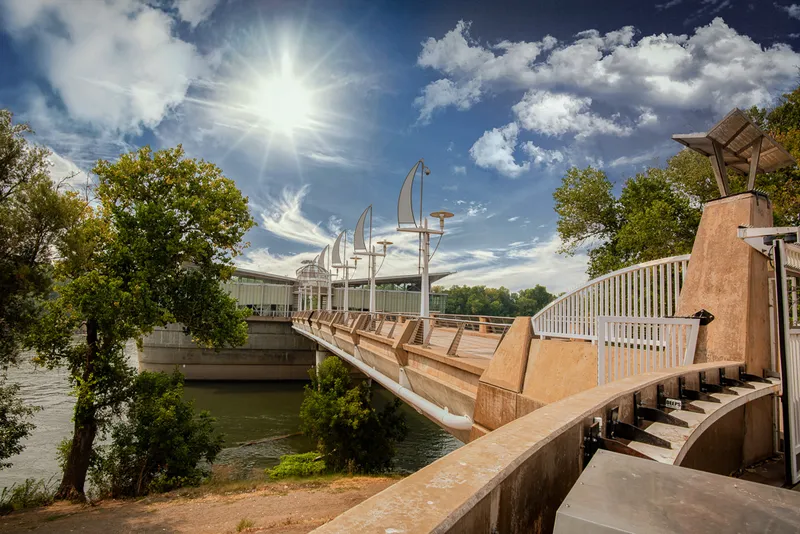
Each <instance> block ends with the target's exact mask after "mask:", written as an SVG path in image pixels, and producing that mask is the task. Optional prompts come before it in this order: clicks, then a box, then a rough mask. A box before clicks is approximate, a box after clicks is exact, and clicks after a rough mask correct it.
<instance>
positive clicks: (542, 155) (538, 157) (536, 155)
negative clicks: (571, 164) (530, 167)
mask: <svg viewBox="0 0 800 534" xmlns="http://www.w3.org/2000/svg"><path fill="white" fill-rule="evenodd" d="M522 150H523V151H524V152H525V153H526V154H528V155H529V156H530V157H531V163H533V164H535V165H545V166H547V165H552V164H554V163H562V162H563V161H564V154H562V153H561V151H560V150H547V149H545V148H542V147H538V146H536V145H534V144H533V143H532V142H530V141H527V142H525V143H523V145H522Z"/></svg>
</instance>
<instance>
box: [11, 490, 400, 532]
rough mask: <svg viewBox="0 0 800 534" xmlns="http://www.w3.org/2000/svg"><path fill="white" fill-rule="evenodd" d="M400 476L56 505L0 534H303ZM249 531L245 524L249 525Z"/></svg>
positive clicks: (22, 515) (28, 513) (23, 516)
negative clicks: (147, 533)
mask: <svg viewBox="0 0 800 534" xmlns="http://www.w3.org/2000/svg"><path fill="white" fill-rule="evenodd" d="M399 479H400V477H397V476H393V477H360V476H356V477H346V476H335V477H321V478H317V479H313V480H297V481H277V482H265V481H252V480H251V481H240V482H226V483H219V484H206V485H203V486H200V487H197V488H185V489H181V490H176V491H173V492H169V493H165V494H159V495H154V496H149V497H145V498H143V499H138V500H104V501H101V502H100V503H97V504H96V505H94V506H89V505H79V504H70V503H56V504H53V505H50V506H45V507H42V508H36V509H33V510H25V511H21V512H15V513H12V514H10V515H7V516H3V517H0V533H12V532H14V533H18V532H29V531H35V532H37V533H54V534H55V533H61V532H82V533H86V534H122V533H134V532H167V533H175V534H182V533H187V534H188V533H195V532H196V533H212V532H213V533H235V532H237V528H241V530H240V531H241V532H270V533H278V534H300V533H305V532H310V531H311V530H313V529H315V528H317V527H318V526H320V525H322V524H324V523H326V522H327V521H329V520H331V519H333V518H334V517H336V516H337V515H339V514H341V513H342V512H344V511H345V510H347V509H349V508H352V507H353V506H355V505H357V504H359V503H361V502H362V501H364V500H366V499H368V498H369V497H371V496H372V495H375V494H376V493H378V492H380V491H382V490H384V489H385V488H387V487H389V486H391V485H392V484H393V483H395V482H396V481H397V480H399ZM248 525H250V526H248Z"/></svg>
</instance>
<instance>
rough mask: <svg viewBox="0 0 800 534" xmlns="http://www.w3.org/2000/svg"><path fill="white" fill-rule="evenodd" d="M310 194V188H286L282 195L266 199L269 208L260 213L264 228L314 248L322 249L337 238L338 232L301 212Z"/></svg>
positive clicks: (305, 186) (281, 236)
mask: <svg viewBox="0 0 800 534" xmlns="http://www.w3.org/2000/svg"><path fill="white" fill-rule="evenodd" d="M307 194H308V185H304V186H303V187H301V188H300V189H298V190H296V191H292V190H291V189H289V188H284V189H283V191H282V192H281V194H280V195H279V196H270V197H268V198H267V205H266V206H265V207H264V208H263V209H262V210H261V227H262V228H263V229H264V230H266V231H268V232H270V233H272V234H274V235H276V236H278V237H280V238H282V239H286V240H288V241H293V242H295V243H302V244H304V245H314V246H318V247H320V248H322V247H324V246H325V245H329V244H330V243H331V242H332V241H333V240H334V239H335V237H336V236H335V235H334V234H335V231H331V230H332V228H331V226H332V225H331V224H330V221H329V224H328V231H324V230H323V229H322V228H320V224H321V223H314V222H312V221H310V220H309V219H308V218H307V217H306V216H305V215H304V214H303V212H302V209H301V206H302V203H303V199H304V198H305V197H306V195H307ZM335 226H338V225H335Z"/></svg>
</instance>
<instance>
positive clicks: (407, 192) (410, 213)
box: [397, 161, 422, 228]
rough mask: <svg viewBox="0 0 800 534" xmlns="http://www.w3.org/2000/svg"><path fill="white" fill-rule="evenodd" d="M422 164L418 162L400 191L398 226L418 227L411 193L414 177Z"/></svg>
mask: <svg viewBox="0 0 800 534" xmlns="http://www.w3.org/2000/svg"><path fill="white" fill-rule="evenodd" d="M421 163H422V162H421V161H418V162H417V163H416V164H415V165H414V166H413V167H412V168H411V170H410V171H409V172H408V175H407V176H406V180H405V181H404V182H403V187H402V188H401V189H400V197H398V199H397V226H403V225H404V224H411V225H414V227H415V228H416V227H417V220H416V219H415V218H414V206H413V204H412V201H411V193H412V190H413V188H414V177H415V176H416V175H417V169H419V166H420V164H421Z"/></svg>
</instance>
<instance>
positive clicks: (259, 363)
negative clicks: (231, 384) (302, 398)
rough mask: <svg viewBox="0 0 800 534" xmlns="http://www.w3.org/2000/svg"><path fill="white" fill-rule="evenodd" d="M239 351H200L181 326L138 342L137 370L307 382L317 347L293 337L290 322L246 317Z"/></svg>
mask: <svg viewBox="0 0 800 534" xmlns="http://www.w3.org/2000/svg"><path fill="white" fill-rule="evenodd" d="M247 326H248V328H247V331H248V340H247V343H246V344H245V345H244V346H242V347H236V348H225V349H221V350H219V351H216V350H214V349H205V348H200V347H198V346H197V345H195V344H194V343H193V342H192V340H191V339H190V338H189V337H187V336H186V335H184V334H183V331H182V329H181V326H180V325H169V326H167V327H165V328H159V329H157V330H155V331H153V333H152V334H150V335H149V336H147V337H145V338H144V339H143V340H142V347H141V348H140V349H139V369H140V370H143V371H165V372H171V371H172V370H173V369H175V367H176V366H177V368H178V370H180V371H181V372H182V373H183V374H184V376H185V377H186V379H187V380H308V370H309V369H310V368H311V367H313V366H314V350H315V344H314V343H313V342H312V341H310V340H309V339H307V338H305V337H303V336H301V335H299V334H297V333H295V332H294V331H293V330H292V323H291V321H290V320H288V319H283V318H272V317H250V318H248V320H247Z"/></svg>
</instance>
